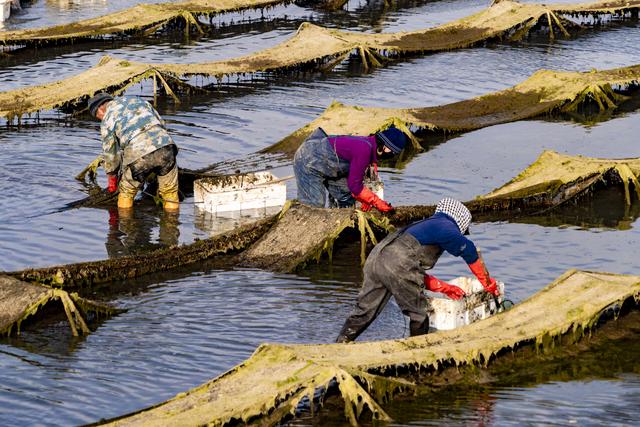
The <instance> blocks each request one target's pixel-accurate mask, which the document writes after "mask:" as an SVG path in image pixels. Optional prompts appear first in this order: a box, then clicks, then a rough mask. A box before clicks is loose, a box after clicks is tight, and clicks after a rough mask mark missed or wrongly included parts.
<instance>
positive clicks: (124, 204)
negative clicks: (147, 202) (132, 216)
mask: <svg viewBox="0 0 640 427" xmlns="http://www.w3.org/2000/svg"><path fill="white" fill-rule="evenodd" d="M132 207H133V197H132V196H129V195H127V194H124V193H123V192H122V191H121V192H120V193H118V208H119V209H131V208H132Z"/></svg>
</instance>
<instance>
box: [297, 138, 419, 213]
mask: <svg viewBox="0 0 640 427" xmlns="http://www.w3.org/2000/svg"><path fill="white" fill-rule="evenodd" d="M407 139H408V138H407V136H406V135H405V134H404V133H403V132H402V131H401V130H399V129H397V128H396V127H393V126H392V127H390V128H388V129H385V130H383V131H381V132H377V133H376V134H375V135H370V136H354V135H327V134H326V133H325V132H324V130H322V128H317V129H316V130H315V131H314V132H313V133H312V134H311V135H310V136H309V137H308V138H307V139H306V140H305V141H304V142H303V143H302V145H301V146H300V148H298V150H297V151H296V154H295V157H294V160H293V170H294V172H295V175H296V183H297V185H298V200H299V201H300V202H301V203H304V204H306V205H309V206H315V207H321V208H322V207H324V206H325V194H326V191H328V192H329V200H330V205H331V207H333V206H337V207H340V208H345V207H350V206H353V205H354V204H355V202H356V200H357V201H359V202H360V203H362V210H363V211H367V210H370V209H371V208H372V207H375V208H376V209H378V210H379V211H381V212H389V211H391V210H393V207H392V206H391V205H390V204H389V203H387V202H385V201H384V200H382V199H381V198H379V197H378V196H377V195H376V194H375V193H374V192H372V191H371V190H370V189H368V188H367V187H365V185H364V183H363V182H364V177H365V173H366V171H367V169H368V168H370V167H372V168H373V170H374V171H375V172H374V173H377V163H378V159H379V158H380V159H383V158H391V157H393V156H396V155H398V154H399V153H400V152H401V151H402V149H403V148H404V146H405V145H406V143H407Z"/></svg>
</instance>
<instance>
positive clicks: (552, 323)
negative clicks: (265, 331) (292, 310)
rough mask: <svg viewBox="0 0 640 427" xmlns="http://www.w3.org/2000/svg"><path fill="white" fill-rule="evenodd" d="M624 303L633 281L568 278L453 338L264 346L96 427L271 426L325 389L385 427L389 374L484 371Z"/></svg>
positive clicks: (636, 294) (633, 296) (638, 284)
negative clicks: (206, 378) (508, 354)
mask: <svg viewBox="0 0 640 427" xmlns="http://www.w3.org/2000/svg"><path fill="white" fill-rule="evenodd" d="M629 300H631V301H635V303H636V304H637V302H638V301H640V276H628V275H616V274H610V273H597V272H587V271H575V270H571V271H568V272H566V273H565V274H563V275H562V276H560V277H559V278H558V279H556V280H555V281H554V282H553V283H551V284H549V285H548V286H547V287H545V288H544V289H542V290H541V291H540V292H538V293H537V294H535V295H533V296H532V297H530V298H529V299H527V300H526V301H524V302H522V303H520V304H517V305H516V306H514V307H513V308H512V309H511V310H509V311H506V312H503V313H500V314H497V315H495V316H493V317H490V318H488V319H485V320H481V321H479V322H476V323H473V324H471V325H468V326H464V327H462V328H458V329H454V330H452V331H443V332H437V333H434V334H428V335H423V336H418V337H411V338H406V339H401V340H392V341H379V342H362V343H354V344H346V345H345V344H315V345H314V344H306V345H305V344H298V345H288V344H263V345H261V346H260V347H258V348H257V349H256V351H255V352H254V353H253V355H252V356H251V357H250V358H249V359H248V360H246V361H244V362H243V363H241V364H240V365H238V366H236V367H234V368H232V369H231V370H229V371H227V372H226V373H224V374H222V375H220V376H218V377H217V378H215V379H213V380H211V381H210V382H208V383H205V384H203V385H201V386H199V387H196V388H194V389H192V390H190V391H188V392H186V393H181V394H179V395H178V396H176V397H175V398H173V399H170V400H168V401H166V402H164V403H161V404H159V405H156V406H154V407H152V408H149V409H146V410H142V411H139V412H136V413H134V414H130V415H126V416H122V417H119V418H117V419H114V420H111V421H107V422H105V423H104V424H106V425H118V426H125V425H126V426H135V425H146V426H151V425H184V426H195V425H217V426H222V425H227V424H230V423H234V422H236V423H237V422H245V423H246V422H257V423H261V424H264V425H276V424H277V423H278V422H279V421H280V420H281V419H282V418H284V417H285V416H291V415H293V414H294V413H295V409H296V407H297V406H298V404H299V403H300V402H301V401H302V400H303V399H305V398H307V397H309V398H312V397H313V395H314V393H315V392H316V391H317V390H322V389H324V390H326V389H327V387H328V386H329V384H330V383H332V382H333V381H336V382H337V383H338V387H339V391H340V394H341V396H342V398H343V399H344V401H345V415H346V416H347V419H348V420H349V421H350V422H351V423H352V424H356V423H357V419H358V416H359V414H360V413H361V412H362V411H364V410H365V409H367V410H369V411H371V412H372V413H373V418H374V419H378V420H389V419H390V417H389V416H388V415H387V414H386V413H385V412H384V410H383V409H382V408H381V407H380V405H379V400H381V399H382V398H383V397H384V396H388V395H389V394H391V393H393V392H395V391H397V390H402V389H407V388H410V387H411V386H412V385H411V383H409V382H408V381H406V380H403V379H402V378H396V377H395V376H394V375H393V374H392V373H395V372H397V371H403V370H404V371H408V372H411V371H417V370H431V371H433V370H436V371H437V370H441V369H443V368H444V367H448V366H469V365H474V364H475V365H480V366H486V365H487V364H489V363H490V362H491V361H493V360H494V359H495V358H496V357H499V354H501V353H503V352H505V351H514V350H517V349H518V348H519V347H521V346H524V345H527V344H530V343H536V342H537V343H539V345H541V346H544V343H545V342H546V343H547V344H553V343H554V342H555V341H556V340H557V338H559V337H562V336H566V335H567V334H569V335H571V334H574V333H575V332H576V331H588V330H590V328H592V327H593V326H594V325H595V324H596V322H597V321H598V319H600V318H601V315H602V314H603V313H605V312H606V311H607V310H608V309H609V308H611V307H620V306H622V305H623V304H624V303H625V302H626V301H629ZM543 337H547V339H546V340H543ZM358 380H359V381H358ZM374 396H375V397H374ZM274 415H277V417H275V416H274Z"/></svg>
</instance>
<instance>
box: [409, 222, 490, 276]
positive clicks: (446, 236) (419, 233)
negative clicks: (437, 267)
mask: <svg viewBox="0 0 640 427" xmlns="http://www.w3.org/2000/svg"><path fill="white" fill-rule="evenodd" d="M405 233H409V234H411V235H412V236H413V237H415V238H416V240H417V241H418V242H420V244H421V245H438V246H440V247H441V248H442V249H444V250H445V251H447V252H449V253H450V254H451V255H453V256H459V257H462V258H463V259H464V260H465V262H466V263H467V264H472V263H474V262H476V261H477V260H478V250H477V249H476V245H474V244H473V242H472V241H471V240H469V239H467V238H466V237H465V236H463V235H462V233H460V229H459V228H458V224H456V222H455V220H454V219H453V218H451V217H450V216H449V215H447V214H445V213H442V212H438V213H436V214H434V215H432V216H430V217H429V218H427V219H423V220H422V221H418V222H415V223H413V224H411V225H410V226H408V227H407V229H406V230H405Z"/></svg>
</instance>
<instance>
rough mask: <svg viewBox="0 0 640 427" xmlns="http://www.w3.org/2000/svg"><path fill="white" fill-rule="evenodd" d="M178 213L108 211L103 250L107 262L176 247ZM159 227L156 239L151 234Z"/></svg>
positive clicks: (151, 209) (139, 208)
mask: <svg viewBox="0 0 640 427" xmlns="http://www.w3.org/2000/svg"><path fill="white" fill-rule="evenodd" d="M179 216H180V214H179V212H166V211H163V210H161V209H157V208H156V207H155V206H154V207H147V206H141V205H136V207H135V209H118V208H116V207H112V208H109V229H108V234H107V241H106V242H105V247H106V249H107V254H108V255H109V258H119V257H122V256H127V255H135V254H139V253H146V252H149V251H152V250H154V249H159V248H165V247H169V246H174V245H177V244H178V241H179V239H180V230H179V228H178V226H179V225H180V220H179ZM156 227H158V234H157V237H155V236H154V234H155V233H154V231H155V229H156Z"/></svg>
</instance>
